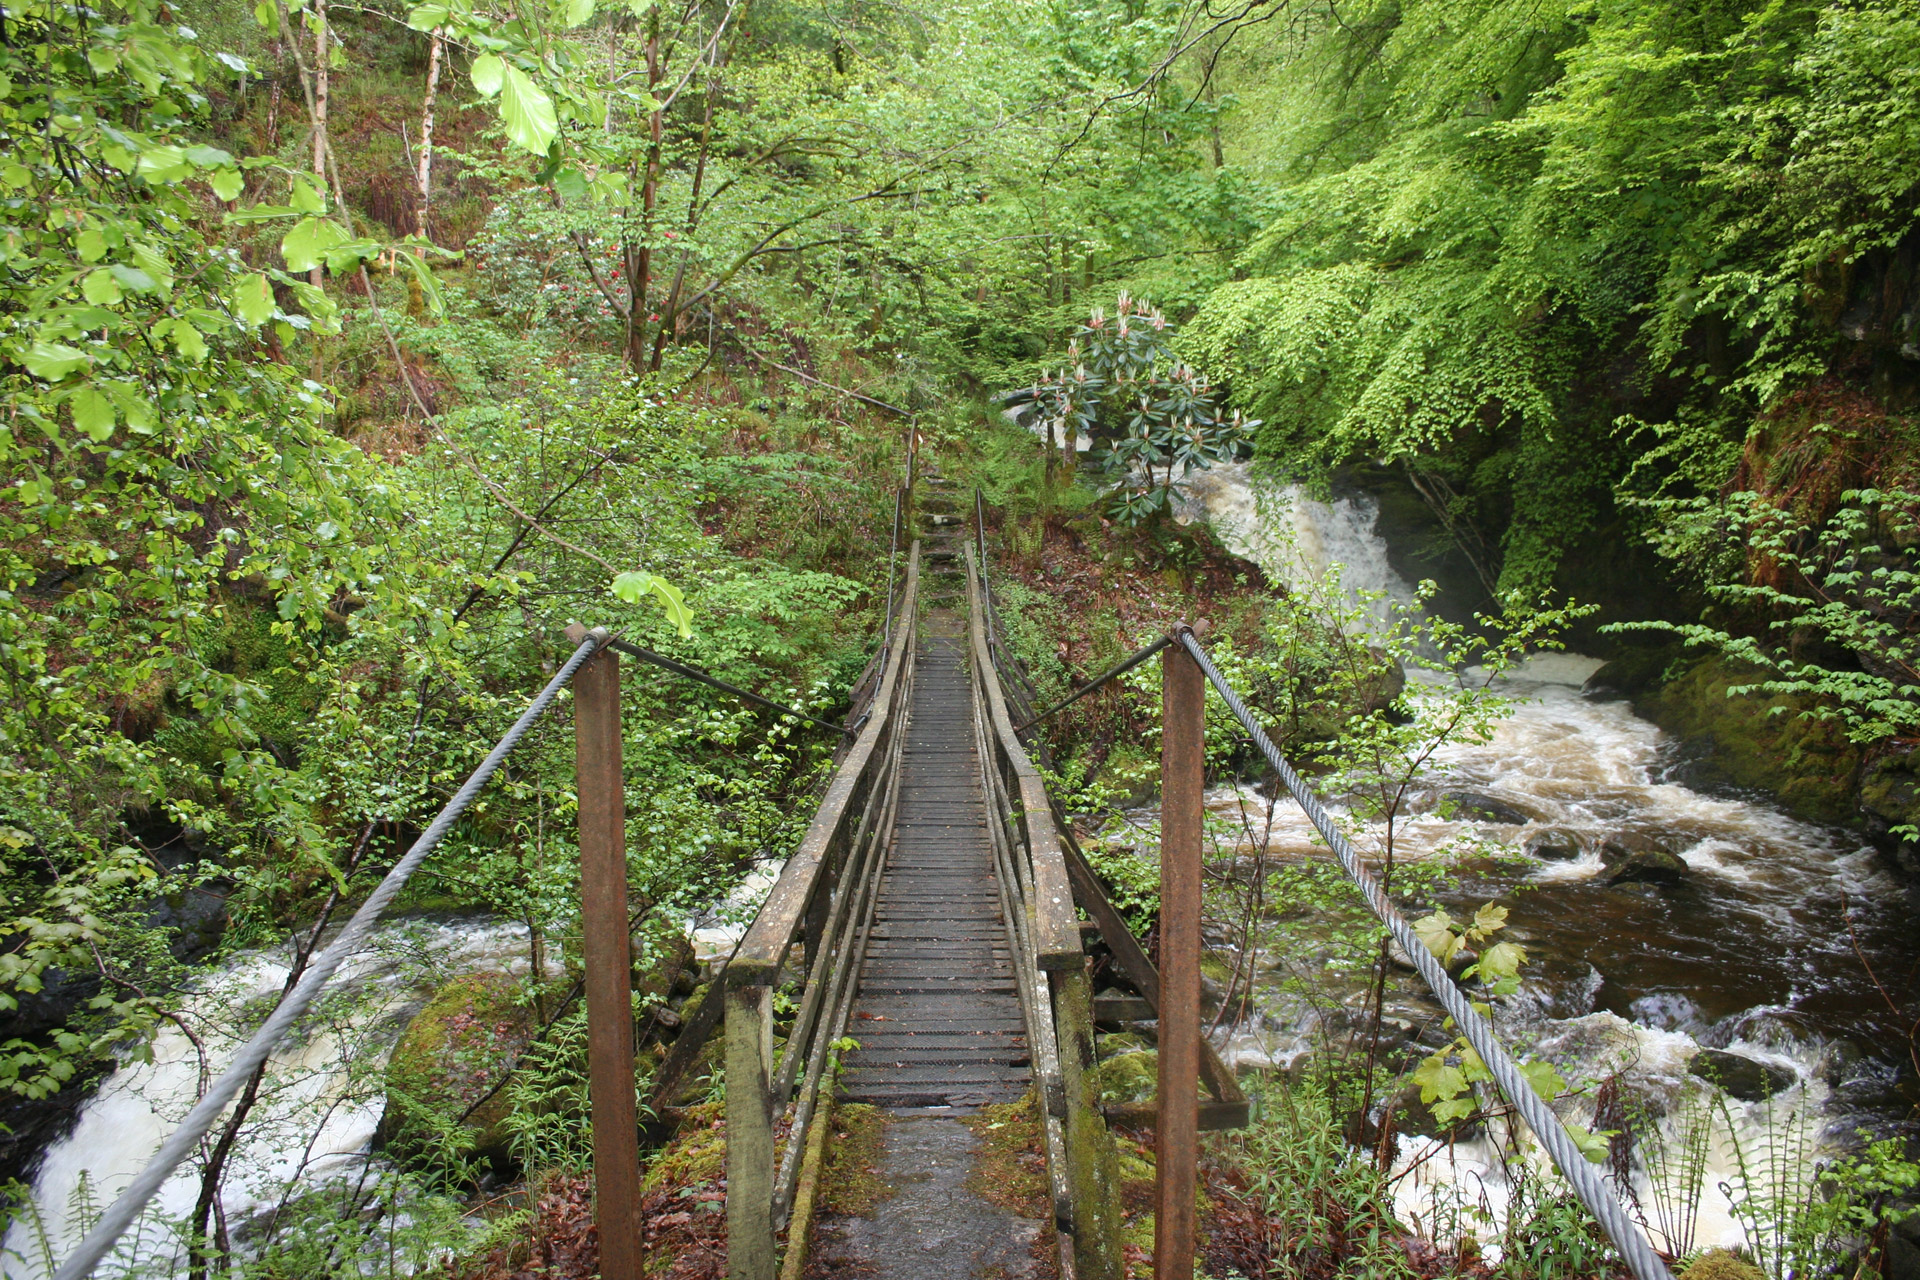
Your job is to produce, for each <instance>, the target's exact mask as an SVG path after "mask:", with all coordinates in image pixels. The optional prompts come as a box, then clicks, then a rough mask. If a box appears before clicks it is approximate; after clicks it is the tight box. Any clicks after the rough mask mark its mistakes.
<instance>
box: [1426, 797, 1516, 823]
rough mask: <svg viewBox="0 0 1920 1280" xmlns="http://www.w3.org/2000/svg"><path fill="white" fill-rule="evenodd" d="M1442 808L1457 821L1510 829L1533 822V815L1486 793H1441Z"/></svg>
mask: <svg viewBox="0 0 1920 1280" xmlns="http://www.w3.org/2000/svg"><path fill="white" fill-rule="evenodd" d="M1440 808H1441V810H1442V812H1447V811H1449V810H1450V811H1451V814H1452V816H1453V817H1454V818H1456V819H1460V818H1464V819H1467V820H1469V821H1473V822H1493V823H1498V824H1500V825H1501V826H1508V827H1517V826H1520V825H1522V824H1523V823H1528V822H1532V821H1533V815H1532V814H1529V813H1523V812H1521V811H1520V810H1519V809H1516V808H1514V807H1513V806H1512V805H1510V804H1508V803H1507V802H1506V801H1504V800H1500V799H1496V798H1495V797H1493V796H1490V795H1488V794H1486V793H1485V792H1484V791H1443V792H1441V793H1440Z"/></svg>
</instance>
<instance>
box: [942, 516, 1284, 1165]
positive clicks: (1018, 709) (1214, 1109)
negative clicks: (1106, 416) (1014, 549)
mask: <svg viewBox="0 0 1920 1280" xmlns="http://www.w3.org/2000/svg"><path fill="white" fill-rule="evenodd" d="M973 550H974V555H975V556H977V557H978V558H979V562H980V564H981V566H982V570H981V573H980V594H981V599H982V603H983V606H984V607H983V608H982V609H981V611H980V612H981V616H982V618H983V619H984V622H985V627H986V633H987V634H986V641H987V651H988V653H989V655H990V656H991V658H992V661H993V665H994V668H995V670H996V671H997V672H998V674H999V677H1000V685H1001V690H1002V692H1003V693H1004V695H1005V699H1006V705H1007V707H1008V709H1009V711H1010V713H1011V715H1012V717H1013V718H1014V721H1015V723H1016V724H1025V723H1027V722H1029V721H1032V720H1033V719H1034V717H1035V709H1036V697H1035V690H1034V688H1033V685H1032V683H1031V682H1030V681H1029V680H1028V679H1027V674H1026V671H1025V670H1024V669H1023V667H1024V664H1023V663H1021V662H1020V661H1019V660H1018V659H1017V658H1015V657H1014V655H1013V652H1012V650H1011V648H1009V647H1008V644H1007V637H1006V634H1005V632H1004V631H1003V630H1002V629H1001V627H1000V625H999V618H1000V614H999V610H998V608H996V607H995V604H994V599H993V587H992V584H991V582H989V581H988V579H987V576H986V573H985V569H984V566H985V564H986V551H987V540H986V504H985V502H984V501H982V499H981V497H980V495H979V493H978V492H977V491H976V492H975V494H974V548H973ZM1009 732H1010V733H1011V734H1012V736H1013V737H1014V739H1015V741H1016V742H1017V743H1018V744H1019V745H1020V746H1021V748H1022V749H1023V750H1026V751H1029V752H1031V753H1032V755H1033V756H1034V757H1037V758H1038V759H1039V761H1040V765H1041V767H1042V768H1046V769H1051V768H1052V763H1053V762H1052V761H1051V760H1050V759H1049V758H1048V755H1047V747H1046V742H1045V740H1044V739H1043V738H1041V737H1040V736H1039V735H1038V734H1037V733H1035V732H1034V731H1033V730H1032V729H1028V730H1027V731H1026V733H1025V734H1024V735H1022V734H1020V733H1018V732H1015V731H1013V730H1011V729H1010V730H1009ZM1042 794H1043V796H1044V797H1045V800H1046V804H1047V808H1048V812H1049V814H1050V815H1051V816H1052V819H1053V829H1054V833H1055V835H1056V837H1057V839H1058V841H1059V846H1060V854H1061V859H1062V861H1063V862H1064V863H1065V865H1066V870H1067V879H1068V881H1069V882H1070V883H1071V885H1072V886H1073V900H1074V902H1075V903H1076V905H1078V906H1079V908H1080V909H1081V910H1082V911H1085V912H1086V913H1087V917H1088V919H1089V920H1091V921H1092V923H1093V925H1094V927H1095V928H1096V929H1098V930H1099V933H1100V939H1101V941H1103V942H1105V943H1106V944H1107V950H1108V951H1109V952H1111V953H1112V954H1113V963H1114V967H1115V968H1116V969H1118V970H1119V971H1120V973H1121V975H1122V976H1124V977H1125V979H1126V980H1127V982H1128V983H1130V984H1132V986H1133V988H1134V990H1136V991H1138V992H1139V993H1140V995H1141V997H1142V998H1143V999H1144V1000H1145V1001H1146V1006H1147V1007H1146V1010H1145V1013H1146V1015H1147V1016H1149V1017H1156V1018H1157V1017H1158V1016H1159V1012H1160V972H1159V969H1158V968H1157V967H1156V966H1155V965H1154V963H1153V961H1152V959H1151V958H1150V957H1149V956H1148V955H1147V953H1146V949H1145V948H1143V947H1142V946H1141V945H1140V942H1139V940H1138V939H1137V938H1135V937H1134V936H1133V931H1132V930H1130V929H1128V928H1127V924H1126V921H1125V920H1124V919H1123V918H1122V917H1121V915H1120V912H1119V911H1118V910H1117V909H1116V908H1115V907H1114V905H1113V902H1112V900H1111V899H1110V898H1109V897H1108V896H1107V889H1106V886H1105V885H1103V884H1102V883H1101V881H1100V877H1099V875H1098V873H1096V872H1095V871H1094V869H1093V864H1092V863H1091V862H1089V861H1088V860H1087V855H1086V852H1085V851H1084V850H1083V849H1081V847H1080V842H1079V840H1078V839H1077V838H1076V837H1075V836H1074V834H1073V824H1072V823H1070V822H1068V821H1067V818H1066V814H1065V813H1064V812H1063V811H1062V810H1061V808H1060V803H1059V801H1058V800H1056V799H1054V797H1053V794H1052V793H1051V792H1048V791H1046V790H1045V789H1044V788H1043V789H1042ZM1200 1079H1201V1083H1203V1084H1204V1085H1205V1086H1206V1089H1207V1093H1208V1095H1209V1096H1208V1097H1207V1098H1206V1099H1205V1100H1203V1101H1202V1102H1201V1103H1200V1117H1199V1118H1200V1127H1201V1128H1202V1129H1239V1128H1244V1127H1245V1126H1246V1123H1247V1117H1248V1114H1249V1110H1250V1108H1249V1104H1248V1102H1247V1095H1246V1093H1245V1092H1244V1091H1243V1090H1242V1089H1241V1088H1240V1082H1239V1081H1238V1080H1236V1079H1235V1078H1234V1074H1233V1072H1232V1071H1230V1070H1228V1069H1227V1066H1226V1064H1225V1063H1224V1062H1222V1061H1221V1060H1220V1054H1219V1052H1218V1051H1217V1050H1216V1049H1214V1047H1213V1045H1212V1044H1210V1043H1209V1042H1207V1041H1206V1040H1204V1039H1203V1040H1202V1041H1201V1043H1200ZM1106 1114H1107V1117H1108V1119H1110V1120H1113V1121H1116V1122H1118V1123H1123V1124H1128V1125H1142V1124H1152V1123H1153V1108H1152V1107H1151V1106H1146V1107H1139V1106H1131V1107H1121V1108H1111V1109H1109V1110H1108V1111H1107V1113H1106Z"/></svg>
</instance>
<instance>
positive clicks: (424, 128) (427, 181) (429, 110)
mask: <svg viewBox="0 0 1920 1280" xmlns="http://www.w3.org/2000/svg"><path fill="white" fill-rule="evenodd" d="M441 45H442V39H441V35H440V28H438V27H436V28H434V32H433V36H432V44H431V45H430V46H429V47H428V50H427V95H426V97H425V98H424V99H423V100H422V101H421V103H420V171H419V174H418V175H417V180H418V183H419V187H420V206H419V210H418V212H417V214H416V215H415V217H414V220H413V230H414V234H415V235H417V236H419V237H420V238H421V239H422V240H425V239H426V238H427V205H428V204H429V202H430V201H431V198H432V191H433V99H434V95H435V94H436V93H437V92H439V89H440V49H441Z"/></svg>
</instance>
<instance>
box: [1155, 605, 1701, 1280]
mask: <svg viewBox="0 0 1920 1280" xmlns="http://www.w3.org/2000/svg"><path fill="white" fill-rule="evenodd" d="M1175 634H1176V638H1177V639H1178V640H1179V641H1180V644H1181V646H1182V647H1183V648H1184V649H1186V651H1187V652H1188V653H1189V654H1190V655H1192V657H1193V660H1194V661H1195V662H1196V663H1198V664H1199V666H1200V670H1201V672H1202V673H1203V674H1204V675H1205V676H1206V678H1207V681H1208V683H1210V684H1212V685H1213V687H1214V690H1215V691H1216V692H1217V693H1219V695H1220V697H1221V699H1222V701H1224V702H1225V703H1226V704H1227V709H1228V710H1229V711H1231V712H1232V713H1233V717H1234V719H1236V720H1238V721H1239V722H1240V727H1241V728H1242V729H1244V730H1246V732H1247V736H1248V737H1249V738H1251V739H1252V741H1253V745H1254V748H1255V749H1256V750H1258V751H1259V752H1260V754H1261V755H1262V756H1264V757H1266V761H1267V763H1268V764H1269V765H1271V766H1273V770H1274V772H1275V773H1277V774H1278V775H1279V776H1280V781H1281V783H1282V784H1283V785H1284V786H1285V787H1286V789H1287V791H1288V793H1289V794H1291V795H1292V796H1293V798H1294V801H1295V802H1296V803H1297V804H1298V805H1299V806H1300V808H1301V809H1302V810H1304V811H1305V812H1306V815H1307V818H1308V820H1309V821H1310V822H1312V823H1313V826H1314V829H1315V830H1317V831H1318V832H1319V833H1320V836H1321V838H1322V839H1324V840H1325V841H1326V842H1327V845H1328V847H1329V848H1331V849H1332V850H1333V855H1334V857H1335V858H1336V859H1338V860H1339V863H1340V867H1341V870H1343V871H1345V872H1346V873H1347V878H1348V879H1349V880H1351V881H1353V883H1354V885H1355V886H1356V887H1358V888H1359V890H1360V895H1361V897H1362V898H1364V899H1365V900H1366V903H1367V906H1368V908H1369V909H1371V910H1372V912H1373V914H1374V915H1375V916H1376V917H1378V918H1379V920H1380V922H1381V923H1382V924H1383V925H1385V926H1386V928H1387V932H1388V933H1389V934H1391V935H1392V936H1393V940H1394V941H1395V942H1397V943H1399V944H1400V949H1401V950H1402V951H1403V952H1405V953H1406V955H1407V957H1408V959H1410V960H1411V961H1412V962H1413V967H1414V968H1415V969H1416V970H1418V972H1419V974H1420V976H1421V978H1423V979H1424V980H1425V981H1426V984H1427V986H1428V987H1429V988H1431V989H1432V991H1433V994H1434V996H1435V997H1436V998H1437V999H1438V1000H1439V1001H1440V1004H1441V1007H1442V1008H1444V1009H1445V1010H1446V1011H1447V1014H1448V1016H1449V1017H1451V1018H1452V1019H1453V1022H1454V1025H1455V1026H1457V1027H1458V1028H1459V1029H1460V1034H1461V1035H1462V1036H1464V1037H1465V1038H1466V1040H1467V1043H1468V1044H1470V1045H1472V1046H1473V1050H1474V1052H1475V1053H1477V1054H1479V1055H1480V1060H1481V1061H1482V1062H1484V1063H1485V1064H1486V1066H1487V1070H1488V1072H1489V1073H1490V1074H1491V1075H1492V1076H1493V1080H1494V1083H1495V1084H1497V1085H1498V1086H1499V1087H1500V1092H1501V1093H1502V1094H1504V1095H1505V1096H1506V1099H1507V1101H1508V1102H1509V1103H1511V1104H1512V1105H1513V1108H1514V1110H1516V1111H1518V1112H1519V1113H1520V1117H1521V1119H1523V1120H1525V1121H1526V1122H1527V1127H1528V1128H1529V1129H1531V1130H1532V1131H1533V1136H1534V1137H1536V1138H1538V1139H1539V1140H1540V1145H1541V1146H1543V1147H1545V1148H1546V1149H1547V1154H1548V1155H1549V1156H1551V1157H1552V1158H1553V1163H1554V1164H1555V1165H1556V1166H1558V1167H1559V1170H1560V1173H1561V1175H1562V1176H1563V1177H1565V1178H1566V1180H1567V1184H1568V1185H1569V1186H1571V1187H1572V1188H1573V1192H1574V1194H1575V1195H1576V1196H1578V1197H1579V1198H1580V1202H1581V1203H1582V1204H1583V1205H1585V1206H1586V1208H1587V1212H1589V1213H1591V1214H1592V1215H1593V1216H1594V1219H1595V1220H1596V1221H1598V1222H1599V1224H1600V1225H1601V1227H1602V1228H1604V1229H1605V1231H1606V1233H1607V1235H1608V1236H1609V1237H1610V1238H1611V1239H1612V1240H1613V1244H1614V1247H1615V1248H1616V1249H1618V1250H1619V1251H1620V1256H1621V1257H1622V1258H1623V1259H1625V1261H1626V1263H1627V1266H1628V1267H1629V1268H1630V1269H1631V1270H1632V1271H1633V1273H1634V1275H1635V1276H1636V1277H1638V1280H1672V1275H1671V1273H1670V1272H1669V1271H1668V1270H1667V1265H1666V1263H1665V1262H1663V1261H1661V1259H1660V1256H1659V1255H1658V1254H1656V1253H1655V1252H1654V1250H1653V1246H1652V1245H1651V1244H1650V1243H1648V1241H1647V1238H1646V1237H1645V1236H1644V1235H1642V1234H1641V1232H1640V1231H1639V1230H1638V1229H1637V1228H1635V1226H1634V1225H1633V1222H1632V1220H1631V1219H1630V1218H1628V1217H1627V1213H1626V1210H1625V1209H1624V1208H1622V1207H1621V1204H1620V1201H1619V1198H1618V1197H1616V1196H1615V1195H1614V1194H1613V1192H1612V1191H1610V1190H1609V1189H1608V1188H1607V1184H1606V1180H1605V1179H1604V1178H1603V1177H1602V1176H1601V1174H1600V1172H1599V1170H1598V1168H1597V1167H1596V1166H1595V1165H1594V1164H1593V1163H1592V1162H1590V1161H1589V1160H1588V1159H1587V1158H1586V1156H1585V1155H1584V1154H1583V1153H1582V1152H1581V1150H1580V1148H1579V1146H1578V1145H1577V1144H1575V1142H1574V1140H1573V1135H1572V1134H1570V1133H1568V1132H1567V1129H1566V1125H1565V1124H1563V1123H1562V1122H1561V1120H1560V1117H1559V1116H1557V1115H1555V1114H1554V1112H1553V1108H1551V1107H1549V1106H1548V1105H1547V1103H1546V1100H1545V1099H1544V1098H1542V1097H1541V1096H1540V1095H1539V1094H1538V1093H1536V1092H1535V1091H1534V1089H1533V1086H1532V1085H1531V1084H1530V1083H1528V1081H1527V1078H1526V1077H1525V1076H1524V1075H1522V1074H1521V1072H1520V1068H1519V1066H1518V1065H1517V1064H1516V1063H1515V1062H1514V1060H1513V1058H1512V1056H1511V1055H1510V1054H1508V1052H1507V1050H1506V1046H1505V1045H1503V1044H1501V1043H1500V1038H1499V1037H1498V1036H1497V1035H1495V1034H1494V1030H1493V1024H1492V1023H1491V1022H1489V1021H1488V1020H1487V1018H1485V1017H1484V1016H1482V1015H1481V1013H1480V1011H1479V1010H1477V1009H1475V1008H1474V1007H1473V1002H1472V1001H1470V1000H1469V999H1468V998H1467V995H1466V993H1465V992H1463V991H1462V990H1461V989H1460V987H1459V985H1458V984H1457V983H1455V982H1454V980H1453V979H1452V978H1451V977H1450V976H1449V975H1448V974H1447V971H1446V968H1445V966H1443V965H1442V964H1441V963H1440V960H1439V957H1437V956H1435V955H1434V954H1433V952H1432V951H1431V950H1430V949H1429V948H1428V947H1427V945H1426V944H1425V943H1423V942H1422V941H1420V937H1419V935H1418V934H1416V933H1415V932H1414V931H1413V926H1412V925H1410V924H1408V923H1407V919H1406V917H1405V916H1403V915H1401V914H1400V912H1399V911H1398V910H1396V909H1395V908H1394V905H1393V903H1392V901H1391V900H1390V899H1388V897H1387V895H1386V891H1385V890H1383V889H1381V887H1380V882H1379V881H1378V880H1375V879H1374V878H1373V876H1372V874H1371V873H1369V872H1368V870H1367V868H1366V866H1365V865H1364V864H1363V863H1362V862H1361V861H1360V859H1359V857H1358V855H1356V854H1355V853H1354V851H1353V847H1352V846H1351V845H1350V844H1349V843H1348V842H1347V837H1346V834H1345V833H1344V832H1342V831H1341V830H1340V828H1339V826H1338V824H1336V823H1335V822H1334V821H1333V818H1332V817H1331V816H1330V815H1329V814H1328V813H1327V811H1326V809H1325V808H1324V807H1323V806H1322V805H1321V803H1320V799H1319V797H1318V796H1316V795H1314V794H1313V791H1312V789H1311V788H1310V787H1308V786H1307V785H1306V784H1305V783H1304V782H1302V781H1301V780H1300V775H1299V774H1298V773H1296V772H1295V771H1294V769H1293V766H1292V765H1290V764H1288V763H1287V759H1286V757H1285V756H1283V755H1281V754H1280V750H1279V748H1277V747H1275V746H1274V745H1273V740H1272V739H1271V738H1269V737H1267V733H1266V730H1265V729H1263V728H1262V727H1261V726H1260V722H1259V721H1258V720H1256V719H1255V718H1254V716H1253V713H1252V712H1251V711H1249V710H1248V709H1247V705H1246V703H1244V702H1243V701H1241V699H1240V695H1239V694H1238V693H1236V692H1234V689H1233V686H1232V685H1230V684H1228V683H1227V678H1226V677H1225V676H1223V675H1222V674H1220V668H1218V667H1216V666H1215V665H1214V664H1213V659H1212V658H1210V657H1209V656H1208V655H1207V651H1206V649H1205V648H1203V647H1202V646H1201V644H1200V642H1199V640H1198V639H1196V638H1195V636H1194V634H1193V632H1192V631H1190V630H1188V629H1186V628H1184V627H1183V628H1181V629H1180V630H1179V631H1178V632H1176V633H1175Z"/></svg>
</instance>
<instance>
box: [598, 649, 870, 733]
mask: <svg viewBox="0 0 1920 1280" xmlns="http://www.w3.org/2000/svg"><path fill="white" fill-rule="evenodd" d="M607 647H608V648H611V649H618V650H619V651H620V652H622V653H624V654H629V655H631V656H632V657H635V658H638V659H640V661H642V662H650V663H652V664H653V665H654V666H656V667H659V668H660V669H661V670H662V671H671V672H673V674H675V675H677V676H685V677H686V678H687V679H689V680H697V681H699V682H700V683H701V684H704V685H710V686H712V687H713V688H715V689H718V690H720V691H721V692H722V693H730V694H732V695H733V696H734V697H736V698H744V699H746V700H747V701H748V702H752V703H756V704H757V705H759V706H763V707H766V708H767V709H768V710H770V711H778V712H779V713H780V714H781V715H785V716H793V717H795V718H796V719H800V720H811V721H812V722H813V723H814V724H817V725H819V726H820V727H821V728H822V729H831V730H833V731H834V732H835V733H844V734H846V735H847V736H848V737H849V738H851V737H855V736H857V735H856V734H855V732H854V730H852V729H850V728H848V727H847V726H846V725H841V724H834V723H832V722H831V721H827V720H822V719H821V718H820V717H819V716H810V715H808V714H807V713H806V712H804V711H796V710H794V709H793V708H792V707H789V706H785V705H783V704H781V703H778V702H775V701H773V700H772V699H771V698H763V697H761V696H760V695H759V694H757V693H749V692H748V691H747V690H745V689H742V688H741V687H740V686H739V685H737V684H728V683H727V682H726V681H725V680H722V679H720V678H719V677H718V676H710V675H708V674H707V673H706V672H704V671H702V670H700V668H698V667H690V666H688V665H687V664H686V663H684V662H676V661H674V660H673V659H672V658H669V657H668V656H667V655H666V654H664V653H655V652H654V651H653V650H651V649H643V648H641V647H640V646H639V645H637V644H633V643H631V642H629V641H626V640H609V641H608V642H607Z"/></svg>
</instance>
